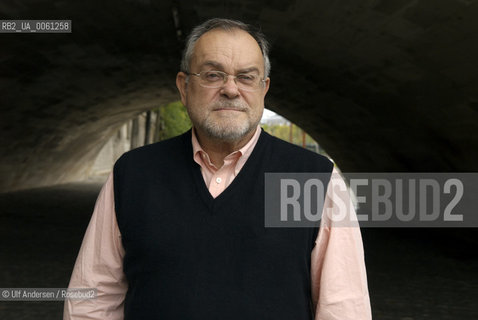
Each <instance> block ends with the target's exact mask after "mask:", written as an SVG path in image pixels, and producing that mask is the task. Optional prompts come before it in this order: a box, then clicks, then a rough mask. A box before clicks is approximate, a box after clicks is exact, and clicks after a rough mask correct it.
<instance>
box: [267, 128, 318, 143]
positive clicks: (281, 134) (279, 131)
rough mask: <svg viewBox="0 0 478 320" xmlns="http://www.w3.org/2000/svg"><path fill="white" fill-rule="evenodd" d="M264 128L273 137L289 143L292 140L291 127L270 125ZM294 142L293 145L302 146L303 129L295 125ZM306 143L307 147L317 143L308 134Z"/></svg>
mask: <svg viewBox="0 0 478 320" xmlns="http://www.w3.org/2000/svg"><path fill="white" fill-rule="evenodd" d="M262 128H264V130H265V131H266V132H268V133H270V134H271V135H273V136H275V137H277V138H279V139H282V140H285V141H289V140H290V130H291V128H290V125H288V124H287V125H286V124H274V125H268V124H263V125H262ZM290 142H292V143H293V144H296V145H302V129H301V128H299V127H298V126H296V125H295V124H292V141H290ZM305 143H306V144H307V145H310V144H314V143H316V141H315V140H314V139H312V137H311V136H309V135H308V134H306V135H305Z"/></svg>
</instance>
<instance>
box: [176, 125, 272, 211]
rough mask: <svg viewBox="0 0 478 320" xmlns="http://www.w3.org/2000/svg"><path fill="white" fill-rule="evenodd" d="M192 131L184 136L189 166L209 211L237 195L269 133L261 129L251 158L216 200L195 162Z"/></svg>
mask: <svg viewBox="0 0 478 320" xmlns="http://www.w3.org/2000/svg"><path fill="white" fill-rule="evenodd" d="M191 134H192V132H191V130H189V131H188V132H187V133H186V134H183V143H185V144H186V148H187V149H188V156H189V157H190V159H191V161H190V163H191V166H189V168H190V170H191V175H192V177H193V180H194V183H195V185H196V189H197V191H198V193H199V195H200V197H201V200H202V201H203V202H204V204H205V205H206V207H207V208H208V209H210V210H211V209H213V207H214V206H215V205H216V204H219V203H222V202H224V201H226V202H227V200H228V199H229V198H230V197H231V196H232V195H234V194H235V189H237V188H238V187H239V186H240V185H242V184H243V183H244V177H245V176H247V175H248V173H249V171H250V170H251V169H252V168H253V167H254V164H255V163H256V162H257V161H258V154H260V151H261V150H262V149H263V148H264V146H265V143H266V137H265V135H267V133H265V131H264V130H263V129H262V128H261V134H260V136H259V139H258V141H257V143H256V145H255V146H254V149H253V150H252V152H251V154H250V155H249V158H248V159H247V161H246V162H245V163H244V166H243V167H242V168H241V170H240V171H239V172H238V174H237V175H236V177H235V178H234V180H233V181H232V182H231V184H230V185H229V186H227V188H226V189H224V191H223V192H221V193H220V194H219V195H218V196H217V197H216V198H214V197H213V196H212V195H211V193H210V192H209V189H208V186H207V185H206V183H205V181H204V177H203V176H202V173H201V166H200V165H199V164H198V163H196V162H195V161H194V157H193V149H192V143H191Z"/></svg>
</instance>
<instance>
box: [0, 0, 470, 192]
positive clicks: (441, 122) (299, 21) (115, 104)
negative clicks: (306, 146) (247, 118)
mask: <svg viewBox="0 0 478 320" xmlns="http://www.w3.org/2000/svg"><path fill="white" fill-rule="evenodd" d="M0 14H1V16H2V17H5V19H21V18H31V19H44V18H47V17H54V18H57V19H71V20H72V21H73V32H72V33H71V34H0V42H1V51H0V59H1V61H2V63H1V64H0V101H1V102H0V108H1V111H0V112H1V120H0V128H1V132H2V135H1V136H0V141H1V144H2V151H3V152H2V153H3V154H2V162H1V165H0V173H1V177H2V179H1V182H0V190H3V191H6V190H13V189H20V188H26V187H33V186H40V185H46V184H52V183H57V182H66V181H72V180H75V179H77V178H79V177H81V176H82V174H83V170H84V168H85V165H86V164H88V163H89V162H91V161H93V159H94V155H95V154H96V153H97V152H98V150H99V148H100V147H101V141H104V140H105V138H106V137H107V136H108V135H110V134H112V133H113V131H114V130H115V129H116V128H117V127H118V126H119V125H120V124H121V123H123V122H124V121H126V120H127V119H129V118H131V117H132V116H133V115H134V114H136V113H139V112H141V111H143V110H147V109H151V108H152V107H154V106H156V105H158V104H162V103H166V102H169V101H173V100H176V99H177V97H178V96H177V93H176V89H175V87H174V77H175V74H176V71H177V69H178V65H179V55H180V52H181V48H182V39H183V37H184V34H186V33H187V32H188V31H189V30H190V28H191V27H192V26H193V25H195V24H196V23H198V22H200V21H202V20H204V19H206V18H209V17H212V16H227V17H231V18H239V19H242V20H245V21H248V22H252V23H255V24H258V25H261V27H262V29H263V31H264V32H265V33H266V34H267V35H268V36H269V38H270V39H271V42H272V53H271V59H272V74H271V78H272V87H271V90H270V93H269V97H268V99H267V101H266V105H267V106H268V108H270V109H272V110H274V111H276V112H278V113H280V114H282V115H284V116H285V117H287V118H288V119H290V120H292V121H293V122H295V123H297V124H299V125H300V126H301V127H303V128H304V129H305V130H306V131H307V132H308V133H310V134H311V135H312V136H313V137H314V138H315V139H316V140H318V141H319V142H320V144H321V145H322V146H324V147H325V149H326V150H327V152H328V153H329V154H330V155H331V156H332V157H333V158H334V160H336V161H337V163H338V164H339V165H340V167H341V168H342V169H343V170H344V171H383V170H393V171H475V170H478V165H477V162H476V159H477V158H478V134H477V132H478V121H477V120H478V76H477V74H476V70H478V60H477V59H476V56H478V41H477V40H478V39H477V38H478V27H477V25H476V24H477V22H476V21H477V19H476V17H477V15H478V4H477V1H472V0H443V1H432V2H430V1H421V0H413V1H390V0H386V1H385V0H384V1H380V0H374V1H345V0H343V1H313V0H303V1H267V0H264V1H254V2H252V1H245V0H244V1H235V2H233V3H232V2H224V1H181V2H176V1H153V0H151V1H145V0H143V1H124V2H121V3H118V1H112V0H109V1H102V2H101V3H100V2H97V1H89V0H87V1H83V2H81V3H74V2H71V3H70V2H60V3H59V2H54V3H51V2H48V1H45V0H40V1H31V0H22V1H14V2H11V3H9V4H2V5H0Z"/></svg>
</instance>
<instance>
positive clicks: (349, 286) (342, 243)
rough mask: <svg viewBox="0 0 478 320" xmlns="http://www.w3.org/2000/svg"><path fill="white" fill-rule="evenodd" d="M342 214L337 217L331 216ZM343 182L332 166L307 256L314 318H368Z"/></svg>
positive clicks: (357, 237) (360, 255)
mask: <svg viewBox="0 0 478 320" xmlns="http://www.w3.org/2000/svg"><path fill="white" fill-rule="evenodd" d="M340 215H342V216H345V217H344V218H343V219H340V221H336V220H334V219H333V217H338V216H340ZM355 217H356V214H355V209H354V207H353V204H352V202H351V201H350V197H349V194H348V191H347V190H346V185H345V183H344V181H343V179H342V178H341V177H340V175H339V174H338V172H337V171H336V170H335V169H334V170H333V172H332V177H331V180H330V183H329V186H328V188H327V194H326V199H325V202H324V211H323V214H322V221H321V226H320V231H319V234H318V236H317V239H316V242H315V247H314V249H313V250H312V256H311V259H312V260H311V282H312V283H311V288H312V299H313V303H314V307H315V319H316V320H369V319H372V315H371V308H370V299H369V294H368V286H367V274H366V271H365V262H364V252H363V246H362V236H361V234H360V228H359V226H358V223H357V222H353V220H356V218H355Z"/></svg>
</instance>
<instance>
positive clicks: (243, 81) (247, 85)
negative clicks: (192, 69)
mask: <svg viewBox="0 0 478 320" xmlns="http://www.w3.org/2000/svg"><path fill="white" fill-rule="evenodd" d="M186 74H187V75H192V76H196V77H199V85H200V86H201V87H204V88H221V87H223V86H224V85H225V84H226V82H227V79H228V78H229V76H231V77H233V79H234V81H235V82H236V85H237V87H238V88H239V89H241V90H245V91H256V90H258V89H259V88H261V87H264V84H265V82H266V80H265V79H261V78H259V76H258V75H256V74H254V73H240V74H238V75H237V76H233V75H231V74H227V73H225V72H222V71H201V72H199V73H187V72H186Z"/></svg>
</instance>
